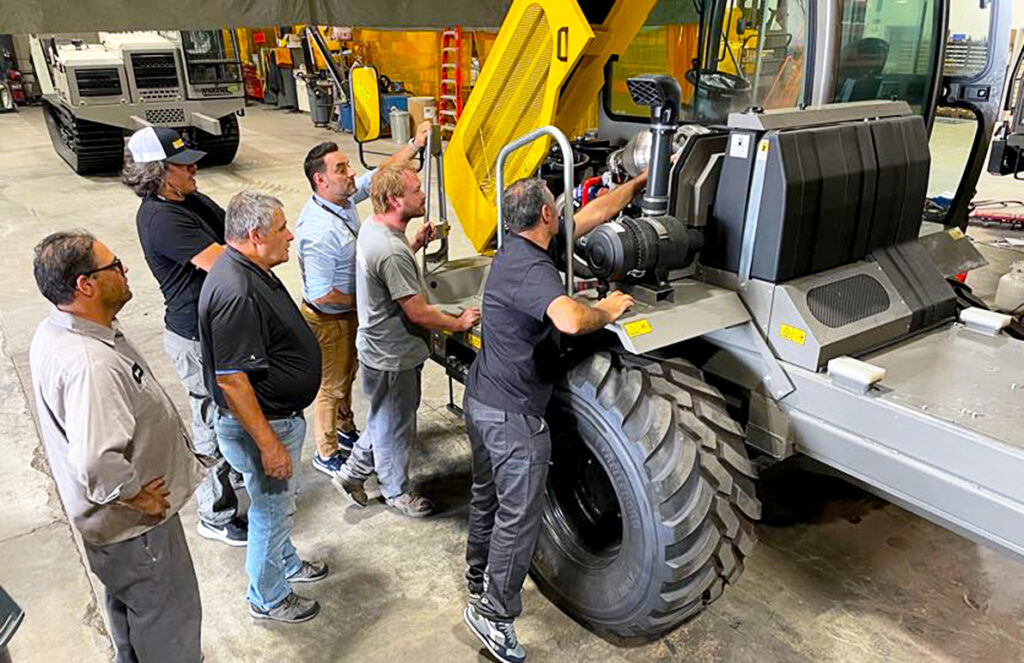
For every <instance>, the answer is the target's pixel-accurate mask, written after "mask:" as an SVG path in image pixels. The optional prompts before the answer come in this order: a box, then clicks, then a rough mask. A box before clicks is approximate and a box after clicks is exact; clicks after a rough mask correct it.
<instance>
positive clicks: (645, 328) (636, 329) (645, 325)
mask: <svg viewBox="0 0 1024 663" xmlns="http://www.w3.org/2000/svg"><path fill="white" fill-rule="evenodd" d="M622 328H623V329H625V330H626V336H628V337H630V338H633V337H634V336H640V335H641V334H650V333H651V323H649V322H647V320H634V321H633V322H627V323H626V324H624V325H622Z"/></svg>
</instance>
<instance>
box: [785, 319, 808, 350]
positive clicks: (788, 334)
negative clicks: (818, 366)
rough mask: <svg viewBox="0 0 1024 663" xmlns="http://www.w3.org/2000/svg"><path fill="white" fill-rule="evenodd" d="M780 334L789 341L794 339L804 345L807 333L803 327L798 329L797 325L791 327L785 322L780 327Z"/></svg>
mask: <svg viewBox="0 0 1024 663" xmlns="http://www.w3.org/2000/svg"><path fill="white" fill-rule="evenodd" d="M779 336H781V337H782V338H784V339H786V340H787V341H793V342H794V343H798V344H800V345H803V344H804V339H805V338H806V336H807V333H806V332H804V330H803V329H797V328H796V327H790V326H789V325H786V324H784V325H782V327H780V328H779Z"/></svg>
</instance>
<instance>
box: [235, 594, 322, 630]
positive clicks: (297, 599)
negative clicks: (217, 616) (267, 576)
mask: <svg viewBox="0 0 1024 663" xmlns="http://www.w3.org/2000/svg"><path fill="white" fill-rule="evenodd" d="M319 612H320V604H319V603H317V602H316V601H314V600H313V599H307V598H303V597H301V596H299V595H298V594H296V593H295V592H292V593H291V594H289V595H288V596H287V597H285V599H284V600H283V601H281V602H280V603H278V604H277V605H275V606H274V607H273V608H271V609H270V610H260V609H259V608H257V607H256V606H254V605H253V604H252V603H250V604H249V614H250V615H252V617H253V618H254V619H269V620H271V621H275V622H284V623H285V624H301V623H302V622H308V621H309V620H310V619H313V618H314V617H316V616H317V614H318V613H319Z"/></svg>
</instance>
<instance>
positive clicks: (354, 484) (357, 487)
mask: <svg viewBox="0 0 1024 663" xmlns="http://www.w3.org/2000/svg"><path fill="white" fill-rule="evenodd" d="M331 484H332V485H333V486H334V487H335V488H336V489H337V490H338V492H339V493H341V496H342V497H344V498H345V499H347V500H348V501H349V502H352V504H355V505H356V506H357V507H359V508H363V507H364V506H366V505H367V504H368V503H369V501H370V500H369V498H368V497H366V489H365V488H364V487H363V482H362V481H355V480H353V479H343V478H342V477H340V476H335V477H334V478H333V479H331Z"/></svg>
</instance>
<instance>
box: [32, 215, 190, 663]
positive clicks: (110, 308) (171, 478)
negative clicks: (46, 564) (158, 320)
mask: <svg viewBox="0 0 1024 663" xmlns="http://www.w3.org/2000/svg"><path fill="white" fill-rule="evenodd" d="M127 271H128V270H127V269H126V268H125V267H124V265H123V264H122V263H121V261H120V259H118V258H117V257H116V256H114V254H113V253H111V252H110V249H108V248H107V247H106V246H104V245H103V243H101V242H99V241H97V240H96V239H95V238H94V237H93V236H92V235H90V234H88V233H85V232H75V233H55V234H53V235H50V236H49V237H47V238H46V239H44V240H43V241H42V242H40V243H39V245H38V246H37V247H36V252H35V263H34V273H35V279H36V284H37V285H38V286H39V290H40V292H42V294H43V296H44V297H46V298H47V299H48V300H50V301H51V302H52V303H53V304H54V305H55V306H56V309H55V310H54V311H53V312H52V313H50V315H49V317H47V318H46V319H45V320H44V321H43V322H42V323H40V325H39V327H38V328H37V329H36V333H35V335H34V336H33V337H32V347H31V350H30V351H29V362H30V366H31V370H32V386H33V390H34V391H35V397H36V406H37V409H38V415H39V427H40V430H41V433H42V438H43V446H44V447H45V448H46V454H47V456H48V457H49V461H50V468H51V470H52V471H53V477H54V480H56V482H57V490H58V492H59V493H60V498H61V501H62V502H63V503H64V508H65V509H66V510H67V513H68V516H69V517H70V519H71V524H72V526H73V527H74V528H75V529H76V530H78V532H79V534H81V536H82V539H83V542H84V547H85V553H86V558H87V559H88V561H89V568H91V569H92V571H93V573H95V574H96V576H97V577H99V579H100V581H101V582H102V583H103V585H104V587H105V588H106V607H107V613H108V615H109V618H110V627H111V636H112V638H113V640H114V647H115V650H116V661H117V663H127V662H129V661H146V662H147V663H149V662H151V661H176V662H179V661H189V662H198V661H199V660H200V659H201V658H202V653H201V651H200V621H201V618H202V606H201V604H200V602H199V586H198V584H197V583H196V575H195V570H194V569H193V567H192V557H191V556H190V554H189V551H188V545H187V544H186V543H185V534H184V532H183V531H182V529H181V520H180V519H179V517H178V510H179V509H181V507H182V505H184V504H185V502H186V501H187V500H188V499H189V497H190V496H191V495H192V492H193V491H194V490H195V487H196V484H197V483H198V482H199V480H200V478H201V469H200V466H199V464H198V460H197V456H196V454H195V453H194V451H193V449H192V445H191V441H190V440H189V437H188V431H187V429H186V428H185V425H184V423H183V422H182V421H181V417H180V416H179V415H178V412H177V410H176V409H175V407H174V404H173V403H172V402H171V399H170V398H169V397H168V396H167V393H166V392H165V391H164V390H163V387H161V386H160V384H159V382H157V380H156V378H155V377H154V376H153V373H152V371H150V369H149V366H148V365H147V364H146V361H145V360H144V359H143V358H142V356H141V355H140V354H139V352H138V351H137V350H136V349H135V348H134V347H133V346H132V344H131V343H129V342H128V339H126V338H125V337H124V334H122V333H121V331H120V330H119V329H118V326H117V322H116V320H115V316H116V315H117V313H118V311H120V310H121V307H123V306H124V305H125V304H126V303H127V302H128V300H129V299H131V296H132V292H131V289H130V288H129V287H128V279H127V277H126V273H127Z"/></svg>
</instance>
